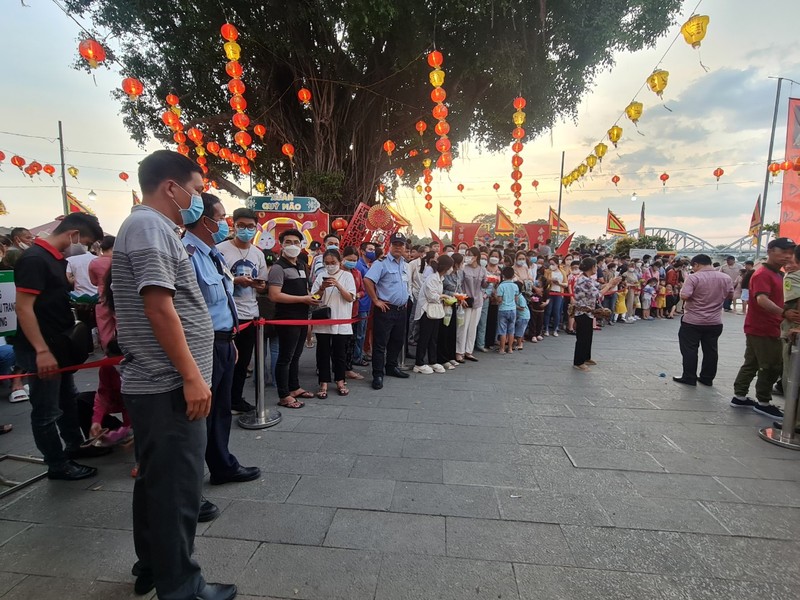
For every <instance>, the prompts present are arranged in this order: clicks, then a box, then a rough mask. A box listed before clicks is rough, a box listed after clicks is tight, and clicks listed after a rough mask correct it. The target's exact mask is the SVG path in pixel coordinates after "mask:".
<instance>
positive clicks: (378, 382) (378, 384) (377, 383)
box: [372, 376, 383, 390]
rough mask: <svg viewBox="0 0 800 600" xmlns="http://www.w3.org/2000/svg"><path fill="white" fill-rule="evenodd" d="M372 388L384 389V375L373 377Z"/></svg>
mask: <svg viewBox="0 0 800 600" xmlns="http://www.w3.org/2000/svg"><path fill="white" fill-rule="evenodd" d="M372 389H373V390H382V389H383V377H377V376H376V377H373V378H372Z"/></svg>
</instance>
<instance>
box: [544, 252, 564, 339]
mask: <svg viewBox="0 0 800 600" xmlns="http://www.w3.org/2000/svg"><path fill="white" fill-rule="evenodd" d="M559 262H560V261H559V260H558V257H557V256H551V257H550V258H549V259H548V270H547V271H546V273H545V277H546V278H547V280H548V281H549V282H550V302H548V303H547V307H545V309H544V336H545V337H547V336H548V335H550V331H552V332H553V337H558V328H559V326H560V325H561V313H562V311H563V306H564V297H563V296H560V295H556V294H563V293H564V292H565V291H566V286H567V273H566V271H565V270H564V269H563V267H562V266H561V265H560V264H559ZM551 318H552V320H553V324H552V327H551V325H550V319H551Z"/></svg>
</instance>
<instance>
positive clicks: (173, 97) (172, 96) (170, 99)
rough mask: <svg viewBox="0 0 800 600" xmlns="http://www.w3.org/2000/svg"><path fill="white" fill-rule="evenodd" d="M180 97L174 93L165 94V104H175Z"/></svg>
mask: <svg viewBox="0 0 800 600" xmlns="http://www.w3.org/2000/svg"><path fill="white" fill-rule="evenodd" d="M178 102H180V99H179V98H178V97H177V96H176V95H175V94H167V104H169V105H170V106H177V105H178Z"/></svg>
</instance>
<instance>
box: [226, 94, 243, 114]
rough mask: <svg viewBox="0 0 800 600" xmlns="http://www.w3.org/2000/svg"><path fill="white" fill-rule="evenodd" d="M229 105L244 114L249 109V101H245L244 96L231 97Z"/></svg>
mask: <svg viewBox="0 0 800 600" xmlns="http://www.w3.org/2000/svg"><path fill="white" fill-rule="evenodd" d="M229 104H230V105H231V108H232V109H233V110H235V111H237V112H242V111H244V110H245V109H246V108H247V100H245V99H244V96H239V95H238V94H237V95H236V96H231V99H230V102H229Z"/></svg>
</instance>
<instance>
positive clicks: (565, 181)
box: [561, 176, 572, 187]
mask: <svg viewBox="0 0 800 600" xmlns="http://www.w3.org/2000/svg"><path fill="white" fill-rule="evenodd" d="M570 183H572V182H571V181H570V180H569V177H566V176H564V177H562V178H561V185H563V186H564V187H569V184H570Z"/></svg>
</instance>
